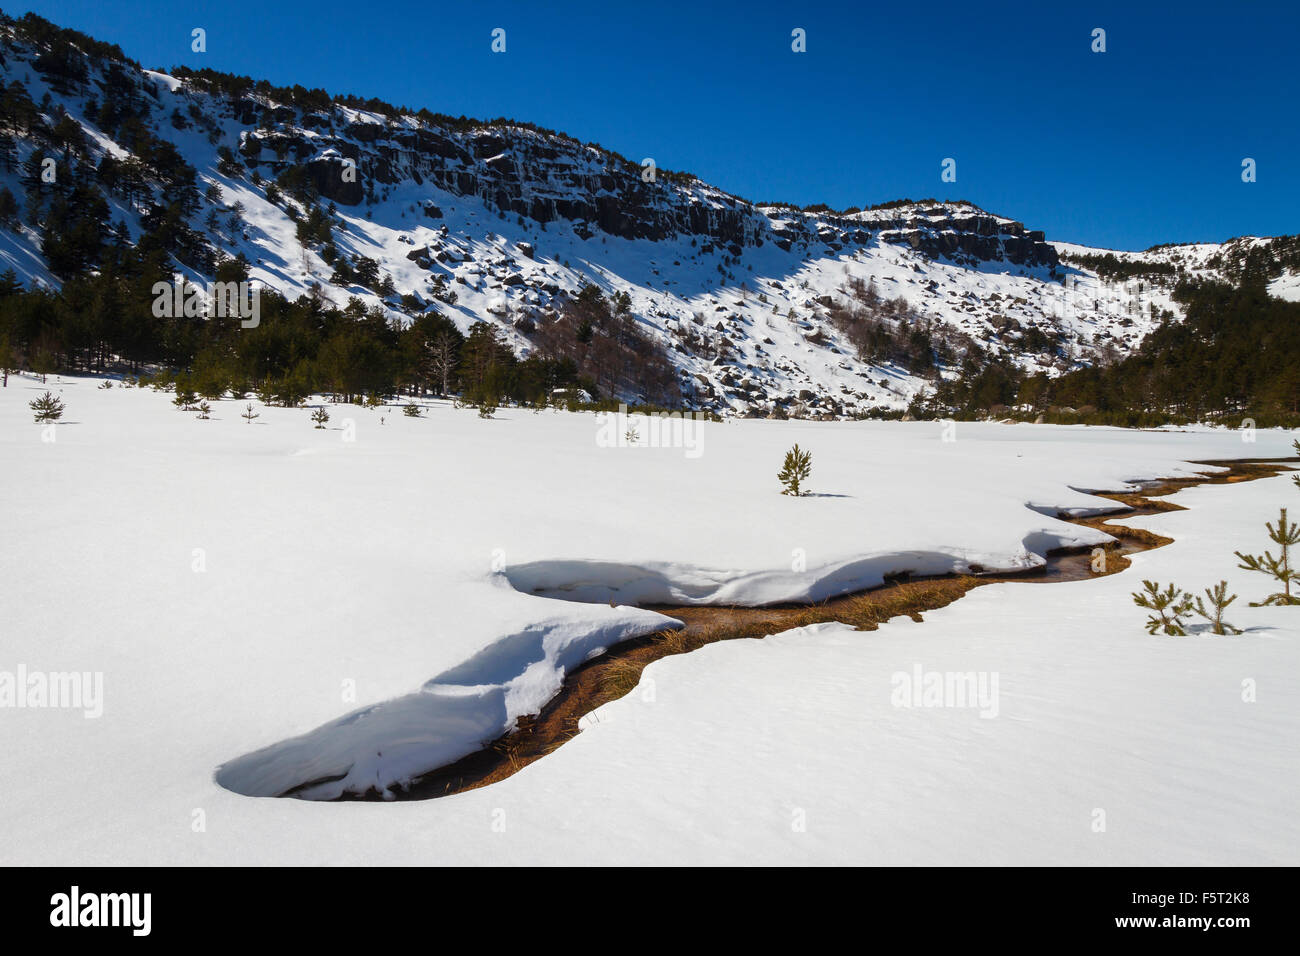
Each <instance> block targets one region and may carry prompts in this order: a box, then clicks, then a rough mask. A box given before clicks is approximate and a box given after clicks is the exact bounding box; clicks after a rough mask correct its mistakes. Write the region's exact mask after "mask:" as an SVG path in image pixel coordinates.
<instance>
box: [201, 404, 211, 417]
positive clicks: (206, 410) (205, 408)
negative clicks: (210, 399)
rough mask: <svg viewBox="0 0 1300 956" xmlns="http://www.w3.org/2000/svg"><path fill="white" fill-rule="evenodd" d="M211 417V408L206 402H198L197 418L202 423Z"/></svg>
mask: <svg viewBox="0 0 1300 956" xmlns="http://www.w3.org/2000/svg"><path fill="white" fill-rule="evenodd" d="M211 417H212V406H211V405H209V404H208V403H207V402H199V418H202V419H203V420H204V421H206V420H208V419H209V418H211Z"/></svg>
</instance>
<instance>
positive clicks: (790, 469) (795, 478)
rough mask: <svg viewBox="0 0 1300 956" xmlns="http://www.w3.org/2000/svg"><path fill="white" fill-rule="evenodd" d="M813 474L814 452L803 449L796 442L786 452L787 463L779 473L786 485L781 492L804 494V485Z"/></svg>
mask: <svg viewBox="0 0 1300 956" xmlns="http://www.w3.org/2000/svg"><path fill="white" fill-rule="evenodd" d="M810 474H812V452H810V451H803V450H801V449H800V448H799V445H798V444H797V443H796V444H795V446H794V447H793V448H791V449H790V450H789V451H788V452H786V453H785V464H784V466H782V468H781V471H780V472H779V473H778V474H777V478H779V479H780V480H781V484H783V485H785V488H784V489H783V490H782V492H781V494H783V495H794V496H795V497H798V496H799V495H801V494H803V491H802V486H803V483H804V482H805V481H807V480H808V476H809V475H810Z"/></svg>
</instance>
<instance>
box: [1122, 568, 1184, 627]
mask: <svg viewBox="0 0 1300 956" xmlns="http://www.w3.org/2000/svg"><path fill="white" fill-rule="evenodd" d="M1142 586H1143V588H1145V590H1143V591H1135V592H1134V593H1133V603H1134V604H1136V605H1137V606H1138V607H1144V608H1146V609H1147V610H1149V611H1155V614H1152V615H1151V616H1150V617H1148V618H1147V633H1148V634H1154V633H1155V632H1156V631H1163V632H1164V633H1166V634H1168V635H1170V636H1173V637H1186V636H1187V631H1186V630H1185V629H1184V627H1183V620H1182V619H1183V618H1184V617H1186V616H1187V615H1188V614H1190V613H1191V612H1192V599H1191V596H1190V595H1187V594H1184V593H1183V592H1181V591H1179V590H1178V589H1177V588H1176V587H1174V586H1173V585H1172V584H1171V585H1169V587H1167V588H1165V590H1163V591H1162V590H1160V585H1159V584H1157V583H1156V582H1155V581H1143V582H1142Z"/></svg>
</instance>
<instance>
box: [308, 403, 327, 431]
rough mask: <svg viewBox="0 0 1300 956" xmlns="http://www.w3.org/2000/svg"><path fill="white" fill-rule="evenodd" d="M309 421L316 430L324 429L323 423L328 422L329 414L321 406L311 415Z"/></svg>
mask: <svg viewBox="0 0 1300 956" xmlns="http://www.w3.org/2000/svg"><path fill="white" fill-rule="evenodd" d="M311 420H312V421H314V422H315V423H316V427H317V428H324V427H325V423H326V422H327V421H329V420H330V413H329V412H327V411H325V406H324V405H322V406H321V407H320V408H318V409H316V411H314V412H312V413H311Z"/></svg>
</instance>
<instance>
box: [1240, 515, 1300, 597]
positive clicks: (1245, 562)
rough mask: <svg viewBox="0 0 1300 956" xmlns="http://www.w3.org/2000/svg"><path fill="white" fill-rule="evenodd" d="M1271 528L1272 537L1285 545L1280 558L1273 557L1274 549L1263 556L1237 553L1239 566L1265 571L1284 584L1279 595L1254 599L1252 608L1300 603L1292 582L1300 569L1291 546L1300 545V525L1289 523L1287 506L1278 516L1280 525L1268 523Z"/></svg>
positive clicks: (1299, 576) (1299, 575)
mask: <svg viewBox="0 0 1300 956" xmlns="http://www.w3.org/2000/svg"><path fill="white" fill-rule="evenodd" d="M1264 527H1266V528H1267V529H1268V537H1269V540H1270V541H1272V542H1273V543H1275V544H1277V545H1279V546H1280V547H1281V548H1282V553H1281V555H1280V556H1279V557H1276V558H1275V557H1273V554H1272V552H1270V551H1265V552H1264V553H1263V554H1262V555H1257V554H1242V553H1241V552H1240V551H1237V552H1235V554H1236V555H1237V557H1238V559H1240V561H1241V564H1239V565H1238V567H1239V568H1241V569H1242V570H1243V571H1258V572H1260V573H1261V574H1267V575H1269V576H1270V577H1272V578H1274V579H1276V580H1277V581H1278V582H1279V583H1280V584H1281V585H1282V590H1281V591H1279V592H1277V593H1276V594H1270V595H1269V596H1268V597H1266V598H1265V599H1264V600H1262V601H1251V602H1250V606H1251V607H1266V606H1268V605H1278V606H1281V605H1296V604H1300V597H1298V596H1296V595H1293V594H1292V593H1291V582H1292V581H1297V580H1300V571H1297V569H1295V568H1293V567H1292V566H1291V547H1292V545H1296V544H1300V525H1297V524H1295V523H1294V522H1290V523H1288V521H1287V520H1286V509H1285V508H1283V509H1282V514H1281V516H1280V517H1279V518H1278V522H1277V527H1274V526H1273V522H1271V521H1270V522H1268V523H1267V524H1265V525H1264Z"/></svg>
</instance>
